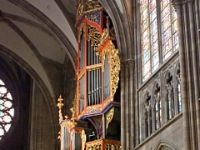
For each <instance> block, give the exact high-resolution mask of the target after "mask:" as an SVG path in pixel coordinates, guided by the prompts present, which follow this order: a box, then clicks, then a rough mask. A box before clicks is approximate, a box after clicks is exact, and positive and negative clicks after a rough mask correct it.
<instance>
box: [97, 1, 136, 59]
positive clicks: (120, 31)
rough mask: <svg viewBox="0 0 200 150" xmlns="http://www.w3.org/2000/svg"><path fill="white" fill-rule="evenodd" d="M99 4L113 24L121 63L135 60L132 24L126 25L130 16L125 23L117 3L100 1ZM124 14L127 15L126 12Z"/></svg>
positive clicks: (126, 16)
mask: <svg viewBox="0 0 200 150" xmlns="http://www.w3.org/2000/svg"><path fill="white" fill-rule="evenodd" d="M99 2H100V3H101V5H102V6H103V8H104V9H105V10H106V12H107V13H108V15H109V17H110V18H111V20H112V22H113V26H114V29H115V33H116V38H117V45H118V49H119V51H120V59H121V61H125V60H126V59H133V58H134V54H133V53H134V52H133V50H132V44H133V41H132V40H131V39H132V34H131V31H130V27H131V25H130V23H128V24H125V23H126V22H128V21H127V20H128V19H127V18H128V15H125V20H126V21H124V20H123V18H122V14H121V13H120V10H119V8H118V6H117V4H116V2H115V1H107V0H99ZM122 7H123V9H124V2H123V4H122ZM124 14H127V13H126V12H124ZM124 14H123V15H124ZM123 17H124V16H123Z"/></svg>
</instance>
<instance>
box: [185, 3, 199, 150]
mask: <svg viewBox="0 0 200 150" xmlns="http://www.w3.org/2000/svg"><path fill="white" fill-rule="evenodd" d="M187 5H188V10H189V22H190V36H191V52H192V67H193V69H192V70H193V80H194V99H193V101H194V108H195V110H194V112H196V117H195V118H194V119H195V121H196V122H195V123H196V125H195V126H196V130H197V132H195V134H196V136H195V137H194V139H196V140H197V141H196V145H195V146H196V149H199V148H200V145H199V144H200V120H199V119H200V106H199V101H198V99H199V73H198V62H197V56H198V55H197V54H198V53H197V51H198V49H197V47H196V43H197V41H196V39H197V38H196V36H195V22H194V17H195V16H194V15H195V14H194V11H193V10H194V3H193V1H191V2H189V3H188V4H187ZM196 32H198V31H196ZM194 116H195V114H194Z"/></svg>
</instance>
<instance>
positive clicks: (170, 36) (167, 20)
mask: <svg viewBox="0 0 200 150" xmlns="http://www.w3.org/2000/svg"><path fill="white" fill-rule="evenodd" d="M161 22H162V23H161V24H162V47H163V60H166V59H167V58H168V57H169V56H170V55H171V54H172V53H173V51H175V50H177V49H178V33H177V31H178V28H177V15H176V12H175V10H174V8H173V6H172V4H171V2H170V0H161Z"/></svg>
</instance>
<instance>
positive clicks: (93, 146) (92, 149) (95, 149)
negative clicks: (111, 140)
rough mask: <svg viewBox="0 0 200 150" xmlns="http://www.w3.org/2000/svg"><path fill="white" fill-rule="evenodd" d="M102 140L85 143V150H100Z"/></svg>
mask: <svg viewBox="0 0 200 150" xmlns="http://www.w3.org/2000/svg"><path fill="white" fill-rule="evenodd" d="M102 141H103V140H102V139H99V140H95V141H92V142H87V143H86V149H87V150H102Z"/></svg>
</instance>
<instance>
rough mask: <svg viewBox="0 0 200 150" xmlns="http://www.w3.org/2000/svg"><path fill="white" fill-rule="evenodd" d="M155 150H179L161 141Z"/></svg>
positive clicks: (167, 142)
mask: <svg viewBox="0 0 200 150" xmlns="http://www.w3.org/2000/svg"><path fill="white" fill-rule="evenodd" d="M155 150H179V149H178V148H177V147H176V146H175V145H174V144H172V143H171V142H169V141H166V140H161V141H160V142H159V143H158V144H157V146H156V148H155Z"/></svg>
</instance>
